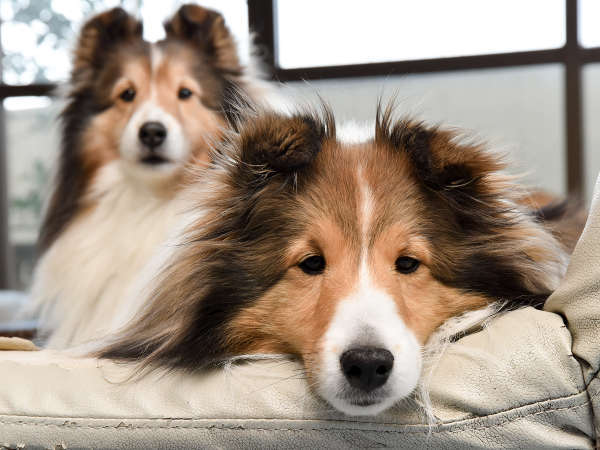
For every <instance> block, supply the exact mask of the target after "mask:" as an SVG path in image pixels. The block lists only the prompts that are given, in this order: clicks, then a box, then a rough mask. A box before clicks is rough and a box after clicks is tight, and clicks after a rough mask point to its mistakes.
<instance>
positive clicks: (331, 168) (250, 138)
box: [98, 106, 567, 370]
mask: <svg viewBox="0 0 600 450" xmlns="http://www.w3.org/2000/svg"><path fill="white" fill-rule="evenodd" d="M324 111H325V112H324V113H323V114H320V115H319V114H309V115H300V114H299V115H294V116H291V117H284V116H277V115H273V114H272V113H268V112H267V113H264V112H263V113H258V115H256V114H255V113H252V114H250V115H249V116H250V117H249V118H248V119H247V121H246V122H245V123H242V124H241V125H240V126H239V130H240V131H239V132H238V133H233V132H232V134H231V135H230V136H229V139H228V142H227V143H225V144H223V145H222V146H220V147H219V148H218V149H217V152H216V157H215V161H214V163H213V166H212V167H211V168H210V169H208V170H207V171H206V172H205V173H203V174H202V176H203V177H204V182H203V183H200V184H203V185H204V183H206V186H207V187H208V188H209V189H210V192H207V190H206V189H204V188H203V187H202V186H201V185H197V186H196V187H192V188H191V189H190V191H189V192H188V194H189V195H190V198H191V199H192V200H191V201H192V202H193V203H194V204H195V208H196V209H197V210H198V213H197V218H196V219H195V220H192V221H191V223H190V224H189V225H188V226H187V227H186V230H185V232H184V233H183V234H182V235H181V236H180V238H179V239H178V240H177V245H176V246H175V247H174V250H173V252H172V254H170V255H169V256H168V257H167V258H166V263H165V265H164V266H163V268H162V270H161V271H160V273H158V274H157V277H156V279H155V280H154V281H153V282H152V283H151V285H150V286H149V290H148V298H147V302H146V303H145V306H144V308H142V310H141V311H140V313H139V315H138V316H137V317H136V318H135V319H134V321H133V322H132V323H130V324H129V325H128V326H126V327H125V329H124V330H123V331H122V332H121V333H119V334H118V335H116V336H115V337H114V338H112V339H111V340H110V343H109V344H108V345H107V346H106V347H105V348H104V349H102V350H101V351H100V352H99V353H98V355H99V356H101V357H104V358H115V359H121V360H134V361H137V362H139V363H141V364H143V365H144V366H147V365H149V364H157V365H161V366H166V367H170V368H174V367H180V368H185V369H189V370H195V369H199V368H202V367H205V366H207V365H209V364H212V363H214V362H216V361H220V360H222V359H225V358H227V357H230V356H233V355H237V354H242V353H252V352H264V349H267V351H266V352H267V353H269V352H272V353H294V354H297V355H298V356H300V357H301V358H302V359H303V360H304V362H305V364H309V365H310V363H311V358H312V356H311V355H309V354H303V353H302V351H301V346H300V344H299V342H298V339H301V336H302V332H303V327H304V326H307V327H308V323H310V321H311V320H313V321H318V320H319V317H320V316H317V315H316V316H315V317H314V318H311V317H300V316H298V317H296V316H294V317H296V319H295V320H296V322H295V323H294V324H293V325H289V326H287V327H285V326H284V327H281V328H278V324H277V320H278V319H277V317H276V316H277V314H280V313H281V308H288V307H292V305H289V304H287V303H285V299H282V300H281V301H282V302H283V303H281V304H279V303H277V305H278V306H272V307H271V306H269V304H268V303H267V304H264V306H261V305H262V304H263V303H262V302H264V301H267V300H264V299H265V298H267V299H268V298H270V297H269V292H270V291H271V290H272V289H273V288H274V287H276V286H277V285H278V283H280V282H281V280H283V279H284V278H285V277H286V276H287V275H286V272H287V271H288V270H290V269H289V266H287V264H289V262H286V249H287V248H288V247H289V246H290V243H293V242H295V240H296V239H297V238H298V237H299V236H300V235H301V234H302V233H303V232H304V229H305V227H306V226H308V225H309V224H310V220H311V219H310V217H311V215H312V214H315V211H317V212H318V211H320V212H326V214H327V215H328V216H330V217H333V220H334V221H335V222H336V223H337V224H338V226H339V227H340V228H339V229H340V230H341V232H342V233H343V234H344V235H347V236H352V235H353V234H354V233H356V232H357V226H358V225H357V224H356V223H355V222H354V221H352V220H348V217H352V214H355V212H356V211H355V210H356V209H357V208H358V205H357V204H355V202H354V201H353V200H352V199H353V198H356V194H357V193H356V192H355V191H356V189H357V187H356V185H354V184H353V183H351V182H350V179H351V176H352V174H353V173H354V172H353V171H354V169H355V165H356V163H357V162H358V161H363V163H364V165H365V167H366V168H367V169H368V170H369V172H367V174H366V175H365V176H369V177H375V178H376V179H375V180H371V181H372V183H371V185H372V186H375V188H376V191H375V192H373V195H374V196H376V197H377V199H383V200H382V202H383V203H382V204H381V205H380V207H381V210H378V212H377V214H378V215H377V217H378V222H377V223H376V224H375V226H374V229H375V230H376V231H377V232H380V231H382V230H385V229H386V227H388V226H389V225H390V223H393V222H394V220H395V215H396V214H398V211H399V210H402V207H406V208H408V209H409V210H411V209H412V210H416V211H418V214H417V216H418V219H417V220H418V229H419V232H420V233H421V234H422V235H423V236H425V237H426V239H427V245H428V246H430V247H431V248H432V249H433V252H432V256H431V261H429V262H428V267H429V270H430V271H431V275H432V276H433V277H434V278H435V280H437V282H439V283H441V285H443V286H446V287H447V288H448V289H452V290H455V291H456V292H458V293H459V294H460V295H459V296H458V298H457V300H456V301H459V302H460V301H462V304H456V305H454V306H452V308H455V309H452V310H448V312H445V314H449V311H453V312H452V314H455V315H458V314H461V313H463V312H465V311H468V310H470V309H478V308H481V307H483V306H485V305H487V304H491V303H493V302H495V301H497V300H503V301H505V302H506V305H507V306H511V307H514V306H520V305H529V304H539V303H540V302H542V301H543V299H545V297H547V296H548V295H549V294H550V293H551V292H552V291H553V289H554V288H555V287H556V286H557V284H558V281H559V280H560V278H561V277H562V275H563V273H564V270H565V267H566V261H567V255H566V253H565V252H564V250H563V249H562V247H561V245H560V244H559V242H558V241H556V240H555V239H554V238H553V236H552V234H551V233H550V232H549V231H548V230H547V229H545V228H544V226H543V225H541V224H540V223H539V222H538V221H536V219H535V218H534V217H533V214H531V210H528V209H527V208H525V207H523V206H522V205H521V204H520V203H519V192H521V191H520V190H519V189H518V188H517V186H516V185H514V184H513V183H512V182H511V181H510V180H509V179H507V178H506V177H504V176H503V175H502V174H501V173H500V171H501V169H503V167H504V165H503V163H502V162H501V161H500V159H499V158H498V157H497V156H496V155H494V154H493V153H491V152H489V151H488V150H486V149H485V148H484V147H483V146H482V145H472V144H461V143H460V141H459V139H458V137H457V136H456V135H454V134H453V133H450V132H448V131H445V130H443V129H439V128H437V127H428V126H426V125H425V124H422V123H417V122H415V121H413V120H410V119H400V120H396V119H395V118H394V115H393V107H392V106H390V107H388V108H386V109H385V110H381V108H380V109H379V110H378V114H377V123H376V128H375V137H374V139H373V140H371V141H368V142H365V143H364V144H358V145H353V146H345V145H344V144H342V143H340V142H339V141H338V140H337V139H336V134H335V126H334V125H333V119H332V114H331V113H330V112H329V111H328V110H327V109H326V108H325V110H324ZM346 147H349V148H346ZM400 173H401V174H404V173H406V174H408V176H407V177H404V175H402V180H403V181H402V183H404V184H405V186H396V185H393V184H392V183H390V182H388V180H389V179H390V177H398V176H399V175H398V174H400ZM400 188H402V189H405V190H404V191H402V194H401V196H397V195H398V192H399V191H398V189H400ZM194 194H196V195H197V197H196V196H195V195H194ZM352 211H354V212H352ZM349 239H352V238H349ZM268 301H275V300H268ZM261 308H262V309H261ZM270 308H272V309H270ZM448 308H450V306H448ZM248 311H254V312H252V313H251V314H250V315H248V314H246V312H248ZM261 311H262V312H261ZM261 314H264V315H261ZM319 314H321V313H319ZM326 314H329V313H328V312H325V311H323V312H322V316H323V317H324V316H325V315H326ZM439 320H440V322H436V323H437V324H439V323H441V322H442V321H443V318H440V319H439ZM436 323H432V324H431V329H428V330H426V331H424V333H431V332H432V331H433V330H434V329H435V327H436V326H437V325H436ZM244 324H247V326H246V325H244ZM309 335H310V333H309ZM299 336H300V337H299ZM424 336H425V337H426V335H424ZM308 339H310V336H309V337H308Z"/></svg>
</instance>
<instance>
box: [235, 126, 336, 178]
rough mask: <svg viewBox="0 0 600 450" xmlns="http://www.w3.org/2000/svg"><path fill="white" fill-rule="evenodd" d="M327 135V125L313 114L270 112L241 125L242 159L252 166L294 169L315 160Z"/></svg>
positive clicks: (283, 169) (286, 170) (285, 170)
mask: <svg viewBox="0 0 600 450" xmlns="http://www.w3.org/2000/svg"><path fill="white" fill-rule="evenodd" d="M326 135H327V127H326V126H325V125H324V124H322V123H321V122H320V119H318V118H315V117H313V116H311V115H294V116H291V117H286V116H279V115H276V114H267V115H264V116H261V117H258V118H256V119H255V120H250V121H249V122H247V123H246V124H245V126H243V127H242V131H241V133H240V151H241V153H240V154H241V160H242V162H244V163H246V164H248V165H250V166H266V167H268V168H269V169H271V170H274V171H276V172H291V171H294V170H297V169H300V168H302V167H304V166H306V165H308V164H310V163H311V162H312V161H313V160H314V159H315V157H316V156H317V154H318V153H319V151H320V150H321V146H322V143H323V139H324V138H325V137H326Z"/></svg>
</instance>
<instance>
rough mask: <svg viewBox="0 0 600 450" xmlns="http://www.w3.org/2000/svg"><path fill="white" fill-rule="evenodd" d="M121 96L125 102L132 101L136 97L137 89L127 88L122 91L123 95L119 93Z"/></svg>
mask: <svg viewBox="0 0 600 450" xmlns="http://www.w3.org/2000/svg"><path fill="white" fill-rule="evenodd" d="M119 97H120V98H121V100H123V101H124V102H132V101H133V99H134V98H135V89H132V88H128V89H125V90H124V91H123V92H121V95H119Z"/></svg>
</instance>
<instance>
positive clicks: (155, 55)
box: [150, 44, 163, 78]
mask: <svg viewBox="0 0 600 450" xmlns="http://www.w3.org/2000/svg"><path fill="white" fill-rule="evenodd" d="M162 62H163V52H162V50H161V49H160V48H159V47H158V46H157V45H156V44H152V46H151V47H150V67H151V68H152V78H154V75H155V74H156V72H157V71H158V68H159V67H160V65H161V64H162Z"/></svg>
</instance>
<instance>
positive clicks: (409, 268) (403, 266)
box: [396, 256, 421, 274]
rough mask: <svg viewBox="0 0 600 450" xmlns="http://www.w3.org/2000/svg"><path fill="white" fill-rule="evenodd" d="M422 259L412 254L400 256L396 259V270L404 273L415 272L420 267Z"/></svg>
mask: <svg viewBox="0 0 600 450" xmlns="http://www.w3.org/2000/svg"><path fill="white" fill-rule="evenodd" d="M420 264H421V263H420V261H419V260H418V259H415V258H411V257H410V256H400V257H399V258H398V259H397V260H396V271H398V272H400V273H404V274H408V273H413V272H414V271H415V270H417V269H418V268H419V265H420Z"/></svg>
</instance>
